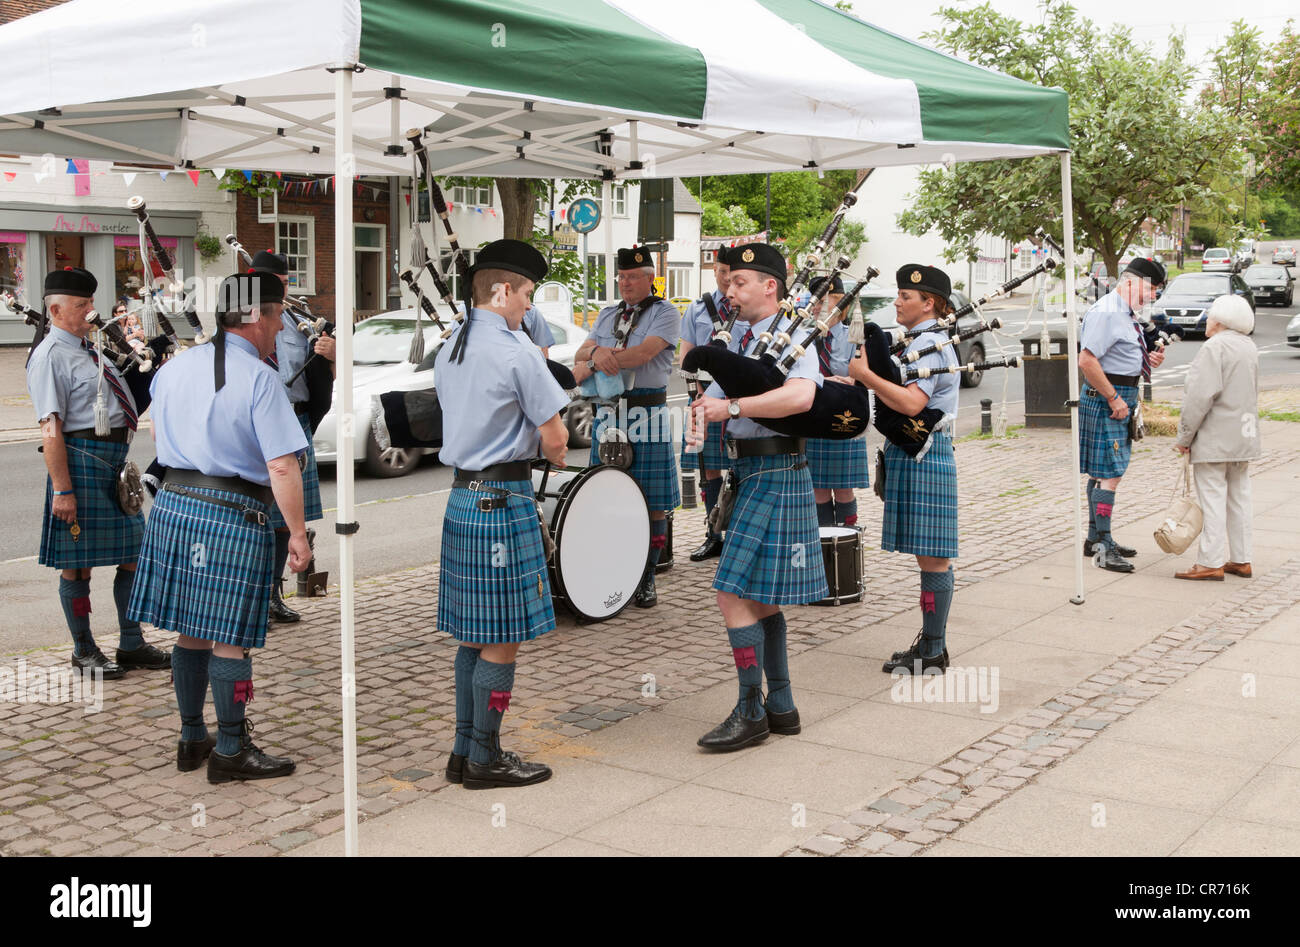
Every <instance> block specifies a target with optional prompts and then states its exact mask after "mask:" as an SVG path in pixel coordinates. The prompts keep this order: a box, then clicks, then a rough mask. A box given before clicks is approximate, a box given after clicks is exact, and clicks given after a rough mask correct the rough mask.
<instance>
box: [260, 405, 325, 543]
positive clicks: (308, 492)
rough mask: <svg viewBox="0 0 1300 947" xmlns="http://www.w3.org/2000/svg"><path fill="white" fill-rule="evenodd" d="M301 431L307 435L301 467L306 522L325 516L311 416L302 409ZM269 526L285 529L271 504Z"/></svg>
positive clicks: (278, 511)
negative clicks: (304, 455)
mask: <svg viewBox="0 0 1300 947" xmlns="http://www.w3.org/2000/svg"><path fill="white" fill-rule="evenodd" d="M298 423H299V424H301V425H302V432H303V433H304V434H306V435H307V463H306V465H305V466H304V467H303V468H302V509H303V513H304V516H303V518H304V519H305V520H306V521H307V522H309V523H310V522H311V521H312V520H319V519H323V518H324V517H325V513H324V512H323V510H322V509H321V502H320V471H318V470H317V469H316V448H315V447H313V446H312V443H311V416H310V415H308V414H307V412H306V411H304V412H303V413H302V414H300V415H298ZM271 528H272V529H287V528H288V527H287V526H286V524H285V522H284V517H283V516H281V515H280V508H279V507H278V506H276V505H275V504H274V503H272V504H271Z"/></svg>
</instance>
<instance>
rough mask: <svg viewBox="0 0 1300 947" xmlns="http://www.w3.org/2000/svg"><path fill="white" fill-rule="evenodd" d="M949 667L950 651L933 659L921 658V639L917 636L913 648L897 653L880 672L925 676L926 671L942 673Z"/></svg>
mask: <svg viewBox="0 0 1300 947" xmlns="http://www.w3.org/2000/svg"><path fill="white" fill-rule="evenodd" d="M947 667H948V649H947V648H944V649H943V651H942V652H941V653H940V654H939V655H937V656H936V657H933V658H924V657H922V656H921V637H920V635H918V636H917V638H916V641H914V642H912V647H910V648H908V649H907V650H906V651H895V652H894V656H893V657H891V658H890V659H889V660H888V661H886V662H885V663H884V665H883V666H882V667H881V668H880V670H882V671H884V672H885V673H886V674H893V673H894V672H895V671H902V672H903V673H905V674H918V673H919V674H924V673H925V672H926V671H931V670H937V671H939V672H940V673H942V672H943V671H944V670H946V669H947Z"/></svg>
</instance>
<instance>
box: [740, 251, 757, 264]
mask: <svg viewBox="0 0 1300 947" xmlns="http://www.w3.org/2000/svg"><path fill="white" fill-rule="evenodd" d="M740 258H741V259H742V260H744V261H745V262H746V263H753V262H754V251H753V250H746V251H745V252H744V253H742V254H741V255H740Z"/></svg>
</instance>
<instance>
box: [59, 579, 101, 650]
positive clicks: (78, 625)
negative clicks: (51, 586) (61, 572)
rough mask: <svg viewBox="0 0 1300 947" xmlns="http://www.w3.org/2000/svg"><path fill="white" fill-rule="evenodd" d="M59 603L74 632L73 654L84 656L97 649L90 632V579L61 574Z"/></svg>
mask: <svg viewBox="0 0 1300 947" xmlns="http://www.w3.org/2000/svg"><path fill="white" fill-rule="evenodd" d="M59 604H60V605H62V606H63V617H64V618H66V619H67V621H68V630H69V631H70V632H72V649H73V654H75V655H76V656H77V657H79V658H84V657H85V656H86V655H88V654H90V653H91V652H92V651H94V650H95V636H94V635H92V634H91V633H90V580H89V579H65V578H63V577H62V576H60V577H59Z"/></svg>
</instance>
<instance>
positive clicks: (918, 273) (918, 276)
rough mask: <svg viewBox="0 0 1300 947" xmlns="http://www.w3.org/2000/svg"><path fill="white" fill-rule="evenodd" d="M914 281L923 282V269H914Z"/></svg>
mask: <svg viewBox="0 0 1300 947" xmlns="http://www.w3.org/2000/svg"><path fill="white" fill-rule="evenodd" d="M912 282H913V283H919V282H921V271H920V270H913V271H912Z"/></svg>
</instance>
